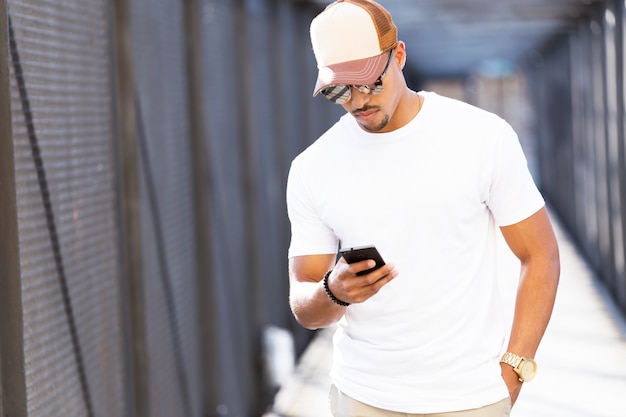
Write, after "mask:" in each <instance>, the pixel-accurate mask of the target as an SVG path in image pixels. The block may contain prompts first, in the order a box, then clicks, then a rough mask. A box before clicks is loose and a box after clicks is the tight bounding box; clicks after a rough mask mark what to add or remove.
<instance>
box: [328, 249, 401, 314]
mask: <svg viewBox="0 0 626 417" xmlns="http://www.w3.org/2000/svg"><path fill="white" fill-rule="evenodd" d="M374 265H375V262H374V261H373V260H366V261H361V262H355V263H352V264H347V263H346V262H345V261H344V260H343V259H340V261H339V262H338V263H337V265H336V266H335V271H334V272H335V273H336V274H333V275H335V276H334V277H332V276H331V277H332V278H334V279H333V281H334V282H332V283H329V285H331V290H332V291H333V293H335V291H336V292H337V293H338V294H341V295H342V296H343V297H344V298H341V297H339V298H341V299H342V300H344V301H347V302H350V303H362V302H364V301H366V300H368V299H369V298H371V297H372V296H374V295H375V294H376V293H378V291H380V289H381V288H382V287H384V286H385V285H387V284H388V283H389V282H390V281H391V280H393V279H394V278H395V277H397V276H398V271H397V270H396V268H395V266H394V265H393V264H386V265H383V266H382V267H380V268H378V269H377V270H375V271H372V272H370V273H368V274H365V275H357V273H358V272H360V271H363V270H367V269H369V268H372V267H373V266H374ZM335 295H336V296H338V295H337V294H335Z"/></svg>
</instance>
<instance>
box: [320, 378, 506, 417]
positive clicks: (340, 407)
mask: <svg viewBox="0 0 626 417" xmlns="http://www.w3.org/2000/svg"><path fill="white" fill-rule="evenodd" d="M330 410H331V412H332V413H333V416H335V417H509V416H510V415H511V400H510V399H509V398H506V399H504V400H502V401H499V402H497V403H495V404H491V405H487V406H485V407H481V408H476V409H473V410H464V411H454V412H451V413H435V414H407V413H398V412H396V411H389V410H383V409H381V408H376V407H372V406H369V405H367V404H364V403H362V402H360V401H357V400H355V399H354V398H351V397H348V396H347V395H346V394H344V393H342V392H341V391H339V390H338V389H337V387H335V386H334V385H332V386H331V388H330Z"/></svg>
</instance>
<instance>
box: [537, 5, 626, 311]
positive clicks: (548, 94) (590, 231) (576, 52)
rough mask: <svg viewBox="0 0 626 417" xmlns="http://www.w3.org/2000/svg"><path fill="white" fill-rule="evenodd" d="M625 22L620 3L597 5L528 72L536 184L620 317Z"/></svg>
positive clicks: (624, 293) (625, 217)
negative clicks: (538, 178) (615, 304)
mask: <svg viewBox="0 0 626 417" xmlns="http://www.w3.org/2000/svg"><path fill="white" fill-rule="evenodd" d="M623 19H624V4H623V2H617V1H615V2H613V1H611V2H607V4H606V5H602V6H597V7H595V8H594V14H593V16H592V19H591V20H589V21H584V22H580V24H579V26H578V27H577V28H576V29H575V30H573V31H572V32H571V33H569V34H568V35H567V36H564V37H563V39H561V41H560V42H558V43H556V44H554V45H552V47H551V48H549V49H547V50H546V51H544V53H543V55H542V56H541V57H538V59H537V60H535V61H534V62H533V63H532V65H531V68H530V70H529V74H530V75H531V79H532V82H531V83H530V85H531V86H532V90H533V93H534V103H535V106H536V109H537V110H536V117H537V133H538V140H537V143H538V144H539V145H540V152H539V155H540V171H541V183H542V184H543V186H544V188H545V192H546V194H547V195H548V197H549V199H550V200H551V201H552V203H553V205H554V207H555V209H556V211H557V212H558V214H559V215H560V216H561V217H562V219H563V221H564V222H565V224H566V225H567V226H568V228H569V229H570V231H571V233H572V234H573V236H574V238H575V239H576V241H577V242H578V244H579V246H580V248H581V250H582V251H583V252H584V254H585V255H586V257H587V258H589V259H590V260H591V263H592V265H593V266H594V268H595V269H596V271H597V273H598V275H599V276H600V278H602V280H603V281H605V282H606V284H607V286H608V288H609V290H610V291H611V292H612V293H613V295H614V297H615V299H616V300H617V302H618V303H619V305H620V306H621V308H622V310H624V311H626V270H625V257H626V254H625V242H624V238H625V233H626V230H625V225H626V223H625V222H626V181H624V178H626V153H625V149H626V148H625V140H626V138H625V136H624V98H625V96H624V75H623V70H624V49H623V47H624V20H623Z"/></svg>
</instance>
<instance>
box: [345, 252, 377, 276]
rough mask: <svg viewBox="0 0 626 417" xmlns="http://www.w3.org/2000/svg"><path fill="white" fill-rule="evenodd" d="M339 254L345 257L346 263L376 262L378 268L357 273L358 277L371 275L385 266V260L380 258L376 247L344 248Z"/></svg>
mask: <svg viewBox="0 0 626 417" xmlns="http://www.w3.org/2000/svg"><path fill="white" fill-rule="evenodd" d="M339 254H340V255H341V256H343V259H345V260H346V262H347V263H349V264H351V263H355V262H360V261H365V260H367V259H373V260H374V261H375V262H376V266H374V267H373V268H370V269H366V270H364V271H360V272H357V275H365V274H369V273H370V272H372V271H375V270H377V269H378V268H380V267H381V266H383V265H385V261H384V260H383V258H382V256H380V253H379V252H378V250H377V249H376V247H375V246H374V245H367V246H357V247H352V248H343V249H341V250H339Z"/></svg>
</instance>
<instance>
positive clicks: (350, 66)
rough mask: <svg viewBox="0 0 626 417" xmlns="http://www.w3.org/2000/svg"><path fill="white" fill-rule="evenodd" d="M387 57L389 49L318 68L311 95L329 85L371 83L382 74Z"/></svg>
mask: <svg viewBox="0 0 626 417" xmlns="http://www.w3.org/2000/svg"><path fill="white" fill-rule="evenodd" d="M387 58H389V51H386V52H383V53H382V54H380V55H377V56H373V57H370V58H363V59H358V60H356V61H349V62H340V63H339V64H333V65H328V66H326V67H322V68H320V69H319V72H318V74H317V82H316V83H315V89H314V90H313V96H316V95H317V94H318V93H319V92H320V91H322V90H323V89H324V88H326V87H328V86H329V85H336V84H351V85H366V84H371V83H373V82H374V81H376V80H377V79H378V77H379V76H380V74H382V72H383V69H384V68H385V64H387Z"/></svg>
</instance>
